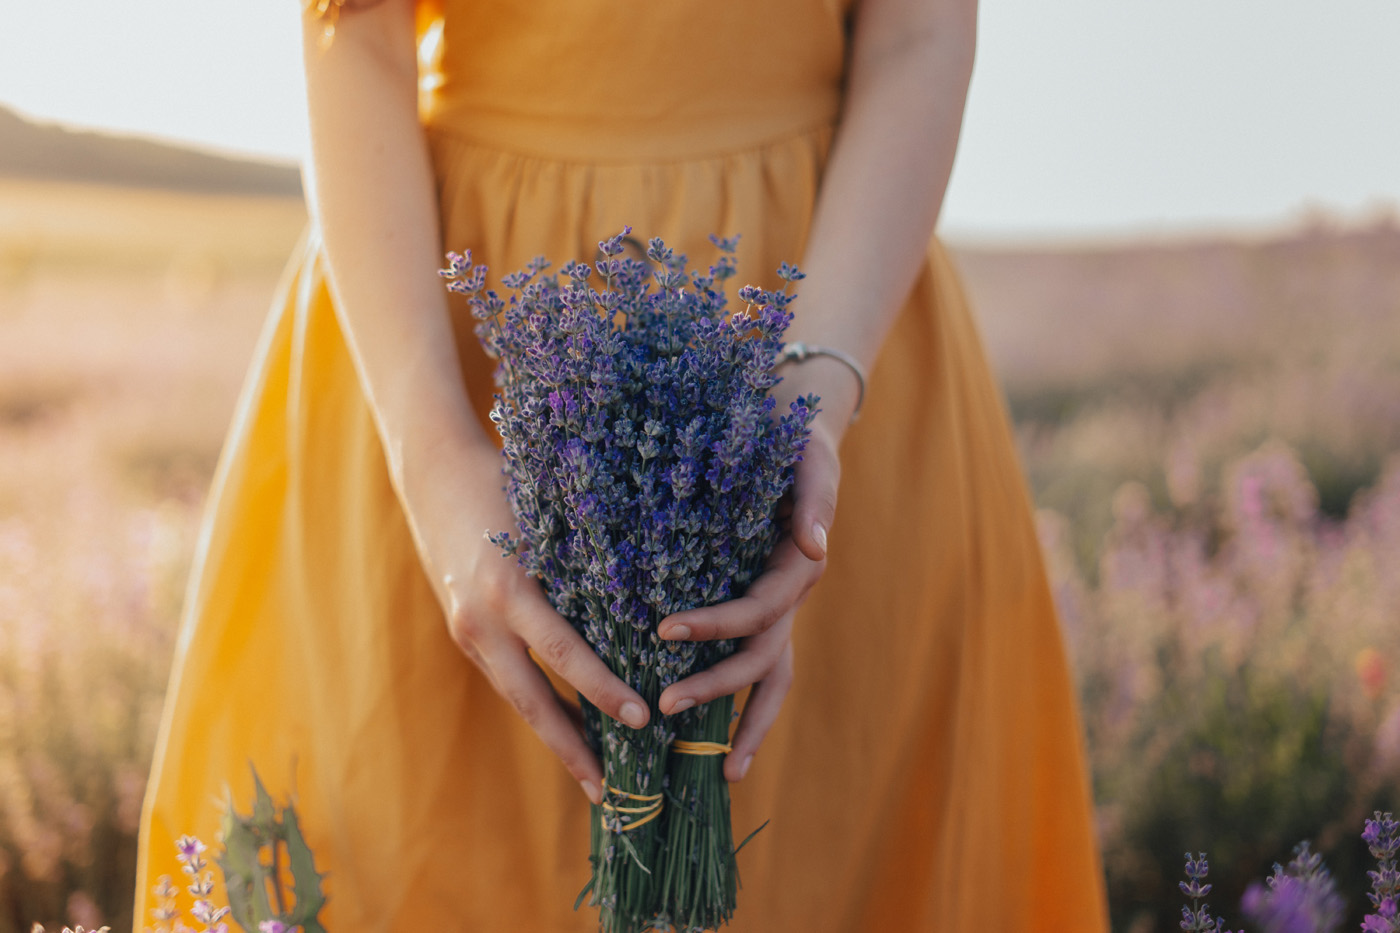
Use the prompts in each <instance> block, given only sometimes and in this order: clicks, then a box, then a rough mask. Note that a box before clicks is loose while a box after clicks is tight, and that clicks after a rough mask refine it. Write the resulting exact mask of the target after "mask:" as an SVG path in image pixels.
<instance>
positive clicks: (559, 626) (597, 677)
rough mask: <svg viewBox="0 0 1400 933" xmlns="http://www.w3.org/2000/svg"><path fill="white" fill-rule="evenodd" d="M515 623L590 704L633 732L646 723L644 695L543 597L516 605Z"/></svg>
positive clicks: (522, 635)
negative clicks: (616, 672)
mask: <svg viewBox="0 0 1400 933" xmlns="http://www.w3.org/2000/svg"><path fill="white" fill-rule="evenodd" d="M514 622H515V625H514V628H515V630H516V633H517V634H519V635H520V637H521V638H523V639H524V640H525V643H526V644H527V645H529V646H530V647H531V648H532V649H533V650H534V652H535V654H536V655H537V656H538V657H539V659H540V660H541V661H543V662H544V663H545V664H548V665H549V667H550V669H551V670H553V671H554V672H555V673H557V674H558V675H559V676H560V677H562V678H564V679H565V680H567V681H568V682H569V684H570V685H571V686H573V688H574V689H575V690H577V691H578V692H579V693H581V694H583V695H584V696H585V697H587V698H588V702H590V703H592V704H593V705H594V706H596V707H598V709H600V710H602V711H603V712H604V713H606V714H607V715H609V716H611V717H612V718H613V719H616V720H617V721H618V722H623V723H626V724H627V725H629V726H631V727H632V728H633V729H640V728H642V727H643V726H645V725H646V724H647V720H648V719H649V718H650V712H649V711H648V709H647V704H646V701H645V700H643V699H642V697H641V694H639V693H637V691H635V690H633V689H632V688H631V687H629V686H627V684H626V683H624V682H623V681H622V679H621V678H619V677H618V676H617V675H616V674H614V673H613V672H612V671H610V670H609V669H608V666H607V665H606V664H604V663H603V659H602V658H600V657H598V654H597V652H595V651H594V650H593V647H592V646H591V645H589V644H588V641H587V640H586V639H585V638H584V637H583V636H582V635H580V634H579V633H578V632H577V631H576V630H575V629H574V627H573V626H572V625H570V624H569V623H568V622H567V621H566V620H565V619H564V618H563V617H562V616H561V615H559V613H557V612H555V611H554V608H553V607H552V606H550V605H549V602H548V601H547V600H545V598H544V597H543V596H540V597H539V598H538V599H529V600H522V601H521V603H519V604H517V608H516V612H515V619H514Z"/></svg>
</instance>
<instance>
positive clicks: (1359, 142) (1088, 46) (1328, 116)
mask: <svg viewBox="0 0 1400 933" xmlns="http://www.w3.org/2000/svg"><path fill="white" fill-rule="evenodd" d="M298 8H299V3H298V0H237V2H210V0H123V2H121V3H114V2H110V0H42V2H40V0H0V103H4V104H7V105H9V106H12V107H15V108H16V109H18V110H20V111H21V112H23V113H25V114H27V115H29V116H31V117H36V118H41V119H49V120H59V121H65V122H71V123H76V124H80V125H85V126H94V127H100V128H106V129H112V130H118V131H123V132H133V133H140V134H144V135H156V136H161V137H166V138H172V139H176V140H180V141H186V142H193V143H196V144H199V145H202V146H206V147H214V148H218V149H223V150H231V151H233V152H236V153H246V154H256V155H263V156H274V157H280V158H288V159H297V158H300V157H301V155H302V154H303V153H304V152H305V150H306V145H307V142H306V139H307V135H306V127H305V118H304V116H303V113H302V108H303V89H302V85H301V75H300V51H299V38H298ZM979 15H980V24H979V42H978V53H977V63H976V67H975V70H974V74H973V82H972V88H971V92H970V94H969V100H968V108H967V116H966V120H965V123H964V128H963V136H962V141H961V144H960V147H959V152H958V160H957V165H956V167H955V169H954V173H953V178H952V180H951V182H950V184H949V190H948V195H947V199H946V201H945V205H944V213H943V220H942V224H943V226H942V229H943V230H944V232H945V233H950V234H953V235H963V236H970V237H985V238H989V239H998V238H999V239H1008V238H1009V239H1016V238H1039V237H1045V236H1052V237H1054V236H1058V237H1078V238H1084V237H1089V238H1093V237H1104V236H1109V237H1112V236H1122V235H1143V234H1154V233H1160V234H1166V235H1172V234H1175V233H1194V232H1200V231H1205V230H1217V229H1219V230H1253V229H1265V228H1270V227H1273V226H1276V225H1279V224H1290V223H1297V222H1299V221H1300V220H1301V219H1302V218H1303V217H1304V216H1306V215H1307V214H1309V213H1316V212H1318V211H1323V212H1327V213H1329V214H1332V215H1334V216H1336V217H1338V218H1340V219H1341V220H1342V221H1343V222H1357V223H1363V222H1367V221H1368V220H1370V219H1374V218H1376V217H1378V216H1380V215H1381V214H1382V213H1383V212H1385V211H1387V210H1394V211H1397V212H1400V2H1397V0H982V3H981V7H980V14H979Z"/></svg>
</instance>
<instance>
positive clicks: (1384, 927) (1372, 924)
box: [1361, 811, 1400, 933]
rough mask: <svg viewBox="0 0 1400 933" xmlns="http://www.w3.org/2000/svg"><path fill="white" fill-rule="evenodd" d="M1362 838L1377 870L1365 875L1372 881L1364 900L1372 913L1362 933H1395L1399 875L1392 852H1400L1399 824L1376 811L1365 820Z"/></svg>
mask: <svg viewBox="0 0 1400 933" xmlns="http://www.w3.org/2000/svg"><path fill="white" fill-rule="evenodd" d="M1361 838H1362V839H1363V840H1364V841H1365V842H1366V846H1367V848H1369V849H1370V850H1371V855H1372V856H1373V857H1374V858H1375V859H1376V860H1377V862H1378V863H1379V864H1378V865H1377V870H1376V871H1371V872H1367V873H1366V874H1367V875H1369V876H1370V878H1371V891H1370V893H1369V894H1367V897H1368V898H1370V901H1371V906H1372V907H1374V908H1375V913H1372V914H1367V915H1366V920H1365V923H1363V924H1362V927H1361V929H1362V930H1363V931H1365V933H1397V931H1400V917H1397V911H1396V905H1397V904H1400V872H1397V871H1396V867H1395V853H1396V851H1397V849H1400V823H1397V822H1396V821H1395V820H1394V818H1393V817H1392V815H1391V814H1390V813H1381V812H1379V811H1378V812H1377V813H1376V815H1375V819H1371V820H1367V821H1366V828H1365V829H1364V830H1363V831H1362V833H1361Z"/></svg>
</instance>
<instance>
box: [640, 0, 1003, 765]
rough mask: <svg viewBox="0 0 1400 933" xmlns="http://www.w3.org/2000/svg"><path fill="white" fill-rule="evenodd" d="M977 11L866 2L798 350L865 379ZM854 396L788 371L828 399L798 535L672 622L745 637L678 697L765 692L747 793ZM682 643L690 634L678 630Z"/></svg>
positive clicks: (943, 146) (956, 100) (740, 739)
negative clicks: (829, 352) (746, 577)
mask: <svg viewBox="0 0 1400 933" xmlns="http://www.w3.org/2000/svg"><path fill="white" fill-rule="evenodd" d="M976 30H977V3H976V0H862V2H860V4H859V6H858V7H857V9H856V13H855V31H854V34H853V37H852V47H851V53H850V55H851V57H850V66H849V69H848V73H847V86H846V95H845V101H844V106H843V108H842V115H841V121H840V125H839V126H838V128H837V132H836V137H835V140H834V142H833V145H832V150H831V157H830V161H829V162H828V163H827V168H826V172H825V175H824V176H823V179H822V186H821V191H820V193H819V195H818V199H817V209H816V214H815V217H814V219H813V224H812V232H811V237H810V239H809V240H808V246H807V255H806V256H805V257H804V262H803V264H802V268H803V271H805V272H806V273H807V278H806V280H805V281H804V282H802V283H801V287H800V292H801V296H802V297H801V299H800V300H799V302H798V307H799V309H800V310H799V312H798V314H797V317H796V319H795V320H794V322H793V325H792V328H791V330H790V332H789V334H788V339H789V340H800V341H803V342H806V343H808V344H815V345H821V346H829V347H836V348H839V349H842V350H845V351H846V352H848V353H851V354H853V355H854V356H855V357H856V358H857V359H859V360H861V361H862V363H863V364H864V365H865V367H866V368H867V369H869V367H870V366H871V364H873V362H874V360H875V357H876V355H877V354H878V352H879V349H880V346H881V344H882V343H883V342H884V339H885V335H886V334H887V333H889V330H890V327H891V326H892V325H893V323H894V319H895V316H896V315H897V314H898V313H899V310H900V308H901V307H902V306H903V304H904V301H905V298H906V297H907V296H908V294H909V290H910V288H911V287H912V286H913V283H914V279H915V277H916V276H917V274H918V271H919V268H920V266H921V264H922V263H923V262H924V259H925V257H926V255H927V250H928V243H929V239H930V238H931V236H932V235H933V229H934V225H935V223H936V222H937V220H938V214H939V211H940V210H941V208H942V205H943V193H944V190H945V189H946V187H947V184H948V176H949V174H950V172H951V171H952V167H953V154H954V151H955V150H956V148H957V141H958V134H959V131H960V129H961V126H962V115H963V107H964V103H965V101H966V97H967V86H968V81H969V80H970V78H971V74H972V60H973V50H974V47H975V45H976ZM857 389H858V386H857V383H856V380H855V377H854V376H853V375H852V373H851V371H850V370H849V369H848V368H847V367H846V365H845V364H844V363H841V362H839V361H837V360H834V359H831V358H830V357H822V356H815V357H809V358H808V359H807V360H806V361H805V362H802V363H800V364H797V365H791V364H790V365H789V366H788V367H787V368H786V369H785V370H784V372H783V381H782V383H781V384H780V385H779V387H778V390H777V391H775V394H777V395H778V396H779V398H778V401H779V408H780V409H784V410H785V409H786V403H787V401H789V400H790V399H792V398H795V397H796V396H797V395H805V394H815V395H818V396H820V397H821V408H822V411H821V414H819V415H818V416H817V419H816V421H815V422H814V423H813V425H812V439H811V441H810V443H809V445H808V448H807V452H806V454H805V456H804V459H803V461H802V462H801V463H800V464H799V465H798V468H797V475H796V478H795V481H794V486H793V515H792V536H791V537H790V538H787V539H784V540H783V541H781V542H780V543H779V545H778V548H777V550H776V551H775V552H774V557H773V560H772V562H771V564H770V568H769V570H768V572H767V573H765V574H764V576H763V577H761V578H760V579H759V580H757V581H755V582H754V585H753V586H752V587H751V588H750V589H749V592H748V594H746V595H745V596H743V597H741V598H739V599H736V600H732V601H730V602H728V603H723V604H721V605H719V606H714V607H710V608H707V609H696V610H692V611H690V612H685V613H679V614H677V615H675V616H673V617H671V618H670V619H668V620H666V621H665V623H664V625H663V629H662V631H663V637H667V638H677V637H679V638H685V637H690V638H700V639H710V638H735V637H738V638H744V639H745V640H744V643H743V645H742V648H741V650H740V651H738V652H736V653H735V654H734V655H732V656H731V657H730V658H728V659H727V660H725V661H723V662H721V663H720V664H718V665H716V666H715V667H713V668H711V669H710V670H708V671H705V672H703V673H700V674H696V675H694V676H692V677H689V678H687V679H686V680H683V681H681V682H680V683H677V684H674V685H672V686H671V687H669V688H667V690H666V691H665V693H663V694H662V696H661V703H660V705H661V710H662V711H663V712H667V713H669V712H673V711H674V710H676V709H677V708H684V707H685V706H688V705H690V704H692V703H704V702H706V701H708V700H711V699H714V698H715V697H719V696H724V695H726V694H730V693H733V692H735V691H737V690H740V689H742V688H743V687H746V686H748V685H749V684H754V685H755V686H754V691H753V693H752V694H751V695H750V698H749V702H748V705H747V706H746V708H745V711H744V719H743V722H741V724H740V726H739V729H738V731H737V732H736V734H735V737H734V743H733V745H734V751H733V753H732V754H731V755H730V756H729V757H728V760H727V761H726V762H725V775H726V776H727V777H728V778H729V779H730V780H739V779H740V778H742V777H743V775H744V773H745V772H746V771H747V770H748V766H749V761H750V759H751V758H752V756H753V753H754V752H755V751H756V750H757V748H758V746H759V743H760V742H762V740H763V737H764V735H765V734H767V732H768V729H769V728H770V727H771V726H772V724H773V721H774V719H775V718H776V717H777V714H778V709H779V708H780V707H781V705H782V702H783V698H784V697H785V696H786V694H787V690H788V686H789V685H790V683H791V680H792V646H791V635H792V619H793V614H794V612H795V611H796V609H797V606H798V605H799V604H800V603H801V602H802V599H803V598H804V597H805V596H806V594H807V591H808V590H809V589H810V588H811V587H812V585H813V584H814V583H816V581H817V579H818V578H819V577H820V576H821V572H822V570H823V568H824V566H825V561H826V532H827V529H829V528H830V527H831V523H832V521H833V519H834V518H835V514H836V489H837V484H838V481H839V479H840V464H839V461H838V458H837V450H838V448H839V446H840V442H841V437H842V435H843V434H844V433H845V430H846V426H847V425H848V424H849V422H850V416H851V412H852V411H853V410H854V408H855V405H856V398H857ZM681 628H683V629H684V630H683V631H677V629H681Z"/></svg>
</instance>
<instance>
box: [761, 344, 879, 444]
mask: <svg viewBox="0 0 1400 933" xmlns="http://www.w3.org/2000/svg"><path fill="white" fill-rule="evenodd" d="M778 375H779V376H780V377H781V380H782V381H781V382H779V383H778V385H777V386H775V387H774V388H773V396H774V398H775V399H777V402H778V406H777V411H776V414H777V415H779V416H781V415H783V414H785V413H786V412H787V409H788V405H789V404H790V403H791V402H792V400H793V399H795V398H797V397H798V396H807V397H810V396H814V395H815V396H816V397H817V399H818V401H817V409H818V411H817V415H816V417H815V418H814V419H813V421H812V433H813V434H823V435H827V436H829V437H830V438H831V440H832V442H833V445H839V443H840V441H841V438H842V436H843V435H844V434H845V433H846V428H848V427H849V426H850V424H851V421H852V416H853V415H855V414H856V411H857V408H856V406H857V404H858V402H859V401H860V397H861V383H860V381H859V380H858V379H857V377H856V374H855V373H853V372H852V370H851V367H850V366H848V365H847V364H846V363H844V362H842V361H841V360H839V359H836V358H833V357H830V356H821V355H811V356H808V357H807V358H806V359H804V360H802V362H800V363H798V362H795V361H794V362H790V363H788V364H787V365H785V366H783V367H782V368H781V370H780V371H779V373H778Z"/></svg>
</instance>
